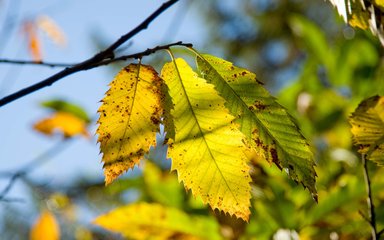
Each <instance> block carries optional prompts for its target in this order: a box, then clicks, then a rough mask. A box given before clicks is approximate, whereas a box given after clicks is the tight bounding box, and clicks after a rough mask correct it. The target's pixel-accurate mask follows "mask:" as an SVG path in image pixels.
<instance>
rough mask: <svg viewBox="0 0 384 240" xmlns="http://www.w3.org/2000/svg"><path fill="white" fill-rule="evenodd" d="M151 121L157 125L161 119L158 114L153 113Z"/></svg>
mask: <svg viewBox="0 0 384 240" xmlns="http://www.w3.org/2000/svg"><path fill="white" fill-rule="evenodd" d="M151 122H152V123H153V124H155V125H159V123H160V119H158V118H157V117H156V116H154V115H152V116H151Z"/></svg>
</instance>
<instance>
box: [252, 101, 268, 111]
mask: <svg viewBox="0 0 384 240" xmlns="http://www.w3.org/2000/svg"><path fill="white" fill-rule="evenodd" d="M253 106H255V107H256V108H257V109H259V110H264V109H265V108H266V107H267V106H266V105H265V104H264V103H262V102H260V101H255V103H254V104H253Z"/></svg>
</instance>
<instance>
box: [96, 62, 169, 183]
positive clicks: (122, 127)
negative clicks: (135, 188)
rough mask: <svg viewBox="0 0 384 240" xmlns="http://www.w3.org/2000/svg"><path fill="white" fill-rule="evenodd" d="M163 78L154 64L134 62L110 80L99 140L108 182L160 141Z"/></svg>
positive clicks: (102, 113) (100, 123)
mask: <svg viewBox="0 0 384 240" xmlns="http://www.w3.org/2000/svg"><path fill="white" fill-rule="evenodd" d="M161 84H162V83H161V79H160V78H159V77H158V75H157V73H156V71H155V70H154V69H153V68H152V67H151V66H146V65H136V64H130V65H129V66H127V67H125V68H124V69H122V70H121V71H120V72H119V74H118V75H117V76H116V77H115V79H114V80H113V81H112V82H111V84H110V89H109V90H108V92H107V93H106V96H105V97H104V99H103V100H102V102H103V104H102V105H101V106H100V108H99V111H98V112H99V113H100V118H99V120H98V123H99V128H98V129H97V133H98V134H99V138H98V142H100V149H101V152H102V153H103V162H104V166H103V167H104V175H105V182H106V184H109V183H111V182H112V181H113V180H114V179H115V178H117V177H118V176H119V175H120V174H122V173H123V172H124V171H127V170H128V169H130V168H133V167H134V166H135V165H136V164H138V163H139V161H140V159H141V158H143V157H144V155H145V154H147V153H148V151H149V148H150V146H151V145H155V143H156V132H158V131H159V123H160V117H161V114H162V98H163V96H162V94H161V92H160V89H161Z"/></svg>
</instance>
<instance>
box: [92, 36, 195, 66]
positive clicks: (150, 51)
mask: <svg viewBox="0 0 384 240" xmlns="http://www.w3.org/2000/svg"><path fill="white" fill-rule="evenodd" d="M173 46H184V47H192V46H193V45H192V44H191V43H183V42H181V41H179V42H175V43H170V44H167V45H162V46H157V47H154V48H148V49H147V50H145V51H142V52H138V53H134V54H130V55H124V56H120V57H115V58H112V59H107V60H104V61H101V62H99V63H96V64H95V65H94V66H92V68H93V67H98V66H102V65H108V64H110V63H113V62H118V61H126V60H128V59H139V58H142V57H144V56H148V55H151V54H153V53H155V52H157V51H160V50H166V49H169V48H170V47H173Z"/></svg>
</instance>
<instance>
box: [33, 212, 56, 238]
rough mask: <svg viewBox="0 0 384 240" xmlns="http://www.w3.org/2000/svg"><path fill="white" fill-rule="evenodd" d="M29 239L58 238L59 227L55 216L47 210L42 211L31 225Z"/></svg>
mask: <svg viewBox="0 0 384 240" xmlns="http://www.w3.org/2000/svg"><path fill="white" fill-rule="evenodd" d="M29 239H30V240H41V239H44V240H59V239H60V228H59V225H58V223H57V221H56V218H55V216H54V215H53V214H52V213H50V212H48V211H43V212H42V213H41V215H40V217H39V218H38V219H37V221H36V222H35V224H34V226H33V227H32V229H31V232H30V235H29Z"/></svg>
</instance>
